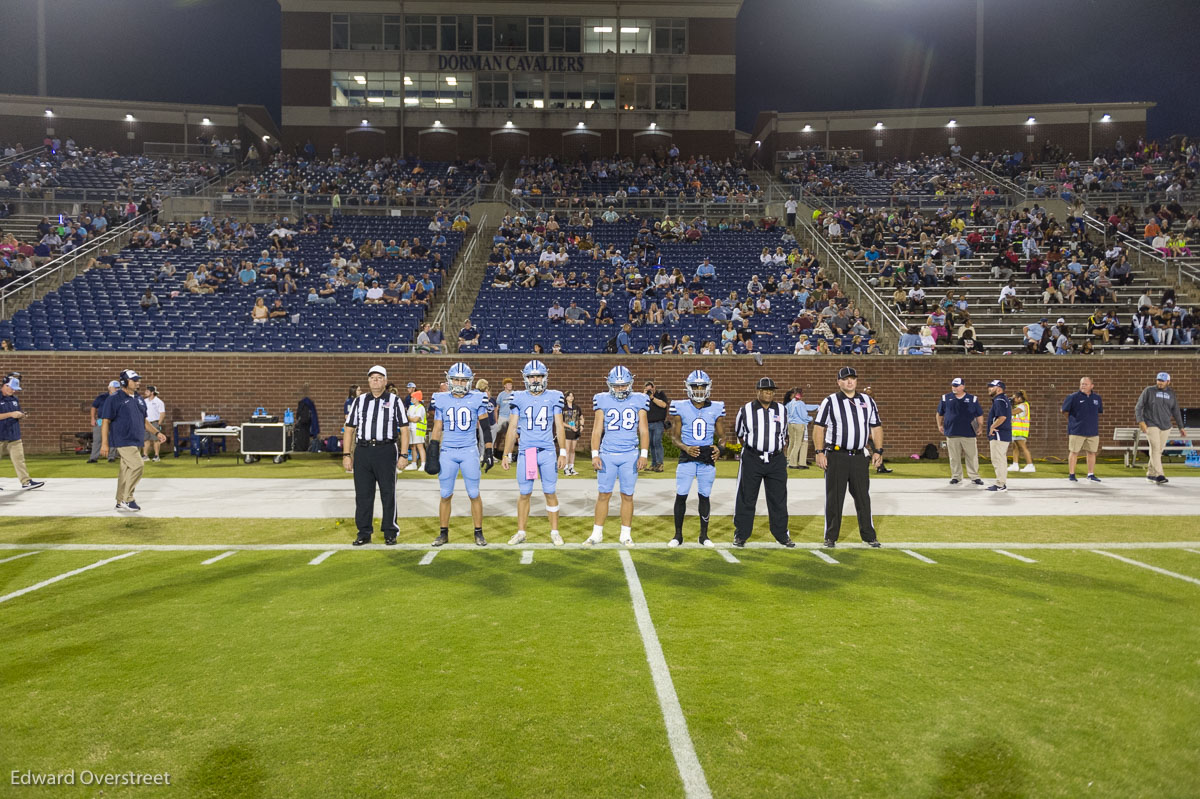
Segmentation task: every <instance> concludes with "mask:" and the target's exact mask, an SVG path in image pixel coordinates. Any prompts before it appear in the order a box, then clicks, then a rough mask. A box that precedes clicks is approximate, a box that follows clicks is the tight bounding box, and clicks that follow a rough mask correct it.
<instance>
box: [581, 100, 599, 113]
mask: <svg viewBox="0 0 1200 799" xmlns="http://www.w3.org/2000/svg"><path fill="white" fill-rule="evenodd" d="M595 104H596V101H595V100H584V101H583V107H584V108H586V109H588V110H589V111H590V110H591V108H592V106H594V105H595Z"/></svg>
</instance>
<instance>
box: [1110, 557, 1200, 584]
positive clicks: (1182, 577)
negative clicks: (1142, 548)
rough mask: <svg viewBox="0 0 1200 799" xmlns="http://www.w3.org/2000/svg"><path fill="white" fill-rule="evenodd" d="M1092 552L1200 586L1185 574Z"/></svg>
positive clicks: (1199, 582)
mask: <svg viewBox="0 0 1200 799" xmlns="http://www.w3.org/2000/svg"><path fill="white" fill-rule="evenodd" d="M1092 552H1095V553H1096V554H1097V555H1104V556H1105V557H1108V558H1112V559H1114V560H1119V561H1121V562H1122V563H1128V564H1129V565H1130V566H1140V567H1142V568H1143V569H1149V570H1150V571H1152V572H1157V573H1158V574H1165V575H1166V576H1167V577H1174V578H1175V579H1177V580H1186V581H1187V582H1189V583H1194V584H1196V585H1200V580H1197V579H1196V578H1195V577H1188V576H1187V575H1186V574H1179V573H1178V572H1172V571H1167V570H1166V569H1160V568H1158V567H1157V566H1151V565H1150V564H1149V563H1142V562H1141V561H1140V560H1133V559H1132V558H1125V557H1122V556H1120V555H1114V554H1113V553H1112V552H1105V551H1104V550H1103V549H1093V550H1092Z"/></svg>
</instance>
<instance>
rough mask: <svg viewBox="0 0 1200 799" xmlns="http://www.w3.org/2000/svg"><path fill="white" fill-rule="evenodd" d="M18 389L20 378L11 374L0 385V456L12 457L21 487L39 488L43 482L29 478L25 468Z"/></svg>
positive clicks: (21, 415) (22, 415)
mask: <svg viewBox="0 0 1200 799" xmlns="http://www.w3.org/2000/svg"><path fill="white" fill-rule="evenodd" d="M20 390H21V380H20V378H18V377H15V376H14V375H11V374H10V375H9V376H8V378H7V379H6V380H5V381H4V383H3V384H2V385H0V458H3V457H4V456H5V455H8V457H10V458H12V462H13V468H14V469H16V470H17V479H19V480H20V481H21V488H41V487H42V486H43V485H45V483H43V482H42V481H41V480H34V479H33V478H31V477H30V476H29V471H28V470H27V469H26V468H25V445H24V444H22V443H21V419H23V418H24V417H25V412H24V411H22V410H21V402H20V400H18V399H17V392H18V391H20Z"/></svg>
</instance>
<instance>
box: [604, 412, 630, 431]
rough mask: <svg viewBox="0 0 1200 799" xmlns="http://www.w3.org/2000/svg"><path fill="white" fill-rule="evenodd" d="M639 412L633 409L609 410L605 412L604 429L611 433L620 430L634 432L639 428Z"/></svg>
mask: <svg viewBox="0 0 1200 799" xmlns="http://www.w3.org/2000/svg"><path fill="white" fill-rule="evenodd" d="M637 423H638V412H637V411H636V410H634V409H633V408H624V409H621V410H618V409H616V408H609V409H608V410H607V411H605V412H604V429H605V430H608V431H609V432H614V433H615V432H616V431H618V430H633V429H635V428H636V427H637Z"/></svg>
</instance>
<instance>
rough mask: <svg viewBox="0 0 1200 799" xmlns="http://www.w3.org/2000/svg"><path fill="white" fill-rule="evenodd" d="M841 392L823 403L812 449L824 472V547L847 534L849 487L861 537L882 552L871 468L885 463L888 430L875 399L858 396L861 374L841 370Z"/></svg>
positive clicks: (816, 423)
mask: <svg viewBox="0 0 1200 799" xmlns="http://www.w3.org/2000/svg"><path fill="white" fill-rule="evenodd" d="M837 383H838V390H837V391H835V392H833V393H832V394H830V395H829V396H828V397H826V398H825V399H823V400H821V404H820V405H819V406H817V416H816V418H815V419H814V420H813V446H814V447H815V449H816V451H817V457H816V462H817V466H819V467H821V468H822V469H824V470H825V546H827V547H834V546H837V540H838V533H839V532H840V531H841V529H842V504H843V503H844V502H845V500H846V486H847V485H849V487H850V496H852V497H854V509H855V510H856V511H857V512H858V533H859V535H861V536H862V540H863V541H865V542H867V544H869V545H870V546H873V547H878V546H879V540H878V539H877V538H876V536H875V522H874V521H873V519H872V518H871V477H870V469H869V468H868V459H867V448H868V446H869V447H870V450H871V456H870V461H869V463H871V464H873V465H874V466H875V467H876V468H878V467H879V465H880V464H881V463H883V428H882V427H880V425H879V408H878V407H877V406H876V405H875V400H873V399H872V398H871V397H869V396H867V395H866V394H859V393H858V392H857V391H856V390H855V389H856V388H857V386H858V372H856V371H855V370H854V367H853V366H843V367H842V368H841V369H839V370H838V381H837Z"/></svg>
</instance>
